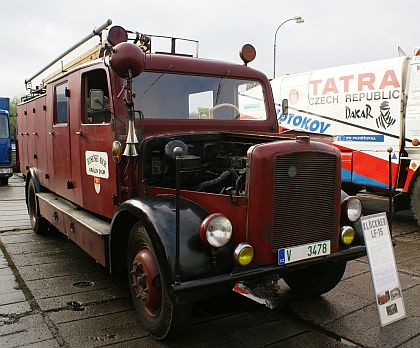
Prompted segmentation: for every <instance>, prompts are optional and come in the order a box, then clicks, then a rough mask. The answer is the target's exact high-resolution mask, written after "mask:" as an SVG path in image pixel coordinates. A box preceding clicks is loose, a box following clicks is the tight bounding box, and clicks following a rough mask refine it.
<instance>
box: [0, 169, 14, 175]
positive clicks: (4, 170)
mask: <svg viewBox="0 0 420 348" xmlns="http://www.w3.org/2000/svg"><path fill="white" fill-rule="evenodd" d="M0 173H1V174H10V173H12V168H0Z"/></svg>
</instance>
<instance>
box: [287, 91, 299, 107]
mask: <svg viewBox="0 0 420 348" xmlns="http://www.w3.org/2000/svg"><path fill="white" fill-rule="evenodd" d="M298 100H299V92H298V91H297V90H296V89H292V90H291V91H290V92H289V102H290V104H296V103H297V102H298Z"/></svg>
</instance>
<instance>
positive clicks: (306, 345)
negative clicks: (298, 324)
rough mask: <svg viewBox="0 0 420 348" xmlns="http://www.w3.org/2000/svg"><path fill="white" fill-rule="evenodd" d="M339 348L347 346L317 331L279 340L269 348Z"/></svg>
mask: <svg viewBox="0 0 420 348" xmlns="http://www.w3.org/2000/svg"><path fill="white" fill-rule="evenodd" d="M271 347H272V348H275V347H279V348H280V347H281V348H287V347H290V348H319V347H322V348H339V347H348V345H347V344H344V343H341V342H340V341H337V340H336V339H334V338H331V337H329V336H327V335H324V334H322V333H319V332H317V331H309V332H304V333H302V334H300V335H297V336H293V337H291V338H287V339H285V340H281V341H279V342H276V343H274V344H272V345H270V348H271Z"/></svg>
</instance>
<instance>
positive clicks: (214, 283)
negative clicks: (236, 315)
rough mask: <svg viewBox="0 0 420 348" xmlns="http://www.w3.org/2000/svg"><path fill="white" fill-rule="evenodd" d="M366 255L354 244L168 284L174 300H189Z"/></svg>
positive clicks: (362, 248)
mask: <svg viewBox="0 0 420 348" xmlns="http://www.w3.org/2000/svg"><path fill="white" fill-rule="evenodd" d="M364 255H366V247H365V246H354V247H350V248H347V249H345V250H341V251H338V252H335V253H333V254H330V255H325V256H322V257H317V258H312V259H308V260H304V261H299V262H296V263H291V264H286V265H270V266H255V265H252V266H247V267H237V268H235V269H234V270H233V271H232V272H231V273H228V274H221V275H217V276H213V277H208V278H203V279H196V280H190V281H186V282H180V283H174V284H172V285H171V286H170V291H171V295H172V296H173V298H174V299H175V301H176V302H190V301H196V300H199V299H204V298H207V297H212V296H214V295H217V294H219V293H223V292H225V291H226V290H228V289H229V288H230V289H232V288H233V286H234V285H235V284H236V283H237V282H239V281H244V280H249V279H258V278H259V277H264V276H267V275H270V274H273V273H276V274H279V275H280V276H282V275H283V274H286V273H287V272H289V271H293V270H297V269H300V268H304V267H307V266H309V265H313V264H316V263H322V262H335V261H348V260H353V259H356V258H359V257H362V256H364Z"/></svg>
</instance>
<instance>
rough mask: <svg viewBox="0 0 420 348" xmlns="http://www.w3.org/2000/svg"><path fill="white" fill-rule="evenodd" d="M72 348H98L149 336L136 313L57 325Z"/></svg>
mask: <svg viewBox="0 0 420 348" xmlns="http://www.w3.org/2000/svg"><path fill="white" fill-rule="evenodd" d="M57 327H58V329H59V330H60V334H61V335H62V337H63V338H64V340H65V342H66V344H68V345H69V346H70V347H81V346H85V347H97V346H103V345H105V344H110V343H115V342H119V341H127V340H130V339H134V338H141V337H146V336H148V335H149V334H148V332H147V331H146V330H145V329H144V328H143V327H142V326H141V325H140V324H139V323H138V322H137V317H136V314H135V312H134V311H127V312H122V313H114V314H109V315H103V316H100V317H95V318H89V319H83V320H78V321H72V322H68V323H64V324H59V325H57Z"/></svg>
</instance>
